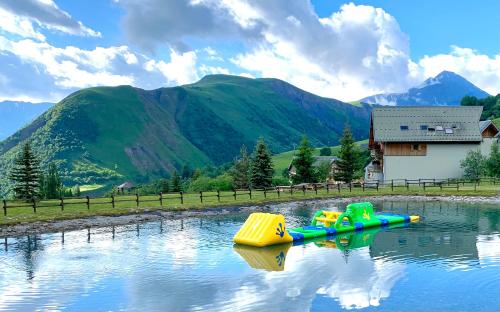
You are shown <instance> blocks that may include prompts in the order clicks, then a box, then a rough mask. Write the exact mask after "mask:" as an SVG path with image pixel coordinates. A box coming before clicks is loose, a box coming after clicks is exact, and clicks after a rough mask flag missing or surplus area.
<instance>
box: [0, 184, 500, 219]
mask: <svg viewBox="0 0 500 312" xmlns="http://www.w3.org/2000/svg"><path fill="white" fill-rule="evenodd" d="M499 194H500V184H497V185H493V184H481V185H479V186H476V187H474V185H465V186H460V190H457V189H451V188H449V189H442V190H441V189H440V188H439V187H427V188H426V189H425V190H424V189H423V187H421V186H418V185H415V186H410V187H409V188H406V187H395V188H394V190H391V187H382V188H380V189H379V190H376V189H368V188H367V189H365V190H363V189H362V188H353V189H352V190H349V189H348V188H345V189H341V191H340V192H339V191H338V190H337V189H332V190H329V192H327V190H325V189H319V190H317V192H315V191H314V190H306V191H305V192H303V191H302V190H295V191H294V192H293V194H290V192H280V193H279V194H278V193H277V192H276V191H267V192H266V193H265V194H264V192H263V191H252V196H251V198H250V194H248V192H238V193H237V197H236V199H235V198H234V193H233V192H220V193H219V196H220V198H219V197H217V193H216V192H204V193H203V201H201V200H200V195H199V194H184V195H183V197H182V201H183V203H181V198H180V196H179V194H164V195H163V197H162V201H161V203H160V199H159V196H158V195H152V196H140V198H139V203H138V204H137V201H136V199H137V197H136V196H135V195H133V196H119V197H118V196H117V197H115V199H114V207H113V203H112V199H111V198H92V199H90V200H89V203H90V205H87V203H86V199H64V206H63V207H61V205H60V204H61V202H60V200H46V201H41V202H39V203H37V207H36V213H35V212H34V209H33V207H32V206H31V204H30V203H26V202H14V201H8V202H7V209H6V210H7V215H6V216H5V215H3V213H2V215H1V216H0V225H12V224H18V223H21V222H34V221H55V220H65V219H77V218H85V217H91V216H110V215H124V214H133V213H141V212H147V211H158V210H164V211H180V210H187V209H210V208H211V207H223V206H243V205H261V204H267V203H273V202H287V201H297V200H310V199H326V198H339V197H340V198H349V197H361V196H388V195H406V196H415V195H420V196H487V197H489V196H496V195H499ZM17 205H25V207H18V208H11V207H12V206H17Z"/></svg>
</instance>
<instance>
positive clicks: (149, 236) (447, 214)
mask: <svg viewBox="0 0 500 312" xmlns="http://www.w3.org/2000/svg"><path fill="white" fill-rule="evenodd" d="M328 206H329V205H327V204H325V203H302V204H281V205H276V206H272V207H270V208H269V209H270V210H271V211H280V212H282V213H284V214H285V216H286V219H287V222H288V225H289V226H298V225H303V224H307V223H308V222H309V220H310V218H311V217H312V215H313V213H314V211H315V210H317V209H322V208H331V207H328ZM330 206H331V205H330ZM382 206H383V210H386V211H394V212H399V213H416V214H419V215H421V216H423V217H424V218H423V220H422V221H421V222H420V223H417V224H411V225H410V226H408V227H403V228H394V229H388V230H384V231H370V232H361V233H358V234H355V235H348V236H345V237H341V238H330V239H329V240H322V241H315V242H310V243H308V244H304V245H299V246H293V247H291V246H279V247H275V248H267V249H259V250H255V249H249V248H237V247H236V248H235V247H233V243H232V237H233V235H234V233H235V232H236V231H237V230H238V229H239V227H240V226H241V224H242V223H243V222H244V220H245V218H246V216H247V214H243V213H242V214H233V215H229V216H223V217H213V218H205V219H203V220H202V219H196V218H191V219H184V220H170V221H168V220H165V221H163V222H160V221H158V222H151V223H145V224H140V225H129V226H120V227H115V228H114V229H113V228H99V229H90V230H83V231H73V232H66V233H56V234H43V235H36V236H30V237H21V238H9V239H8V240H7V245H3V244H2V245H0V247H1V251H0V310H2V311H4V310H5V311H14V310H15V311H36V310H67V311H110V310H113V311H116V310H127V311H199V310H203V311H205V310H208V311H341V310H361V311H500V224H499V221H500V206H493V205H477V204H475V205H471V204H458V205H457V204H450V203H442V204H439V203H426V204H423V203H412V202H410V203H406V202H405V203H401V202H399V203H387V202H386V203H379V204H378V206H377V209H379V210H381V209H382ZM1 242H2V243H3V242H4V240H2V241H1Z"/></svg>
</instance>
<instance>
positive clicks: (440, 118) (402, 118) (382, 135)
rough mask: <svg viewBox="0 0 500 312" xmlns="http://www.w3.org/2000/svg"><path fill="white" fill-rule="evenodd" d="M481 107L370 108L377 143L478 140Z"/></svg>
mask: <svg viewBox="0 0 500 312" xmlns="http://www.w3.org/2000/svg"><path fill="white" fill-rule="evenodd" d="M482 111H483V108H482V107H481V106H406V107H400V106H398V107H394V106H391V107H377V108H374V109H373V111H372V121H373V138H374V140H375V141H377V142H480V141H481V139H482V138H481V131H480V130H479V118H480V117H481V112H482Z"/></svg>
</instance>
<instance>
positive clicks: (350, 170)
mask: <svg viewBox="0 0 500 312" xmlns="http://www.w3.org/2000/svg"><path fill="white" fill-rule="evenodd" d="M338 157H339V160H338V162H337V173H336V174H335V180H337V181H344V182H346V183H351V182H352V180H353V179H354V177H355V173H356V170H358V167H359V163H360V162H359V159H358V158H359V152H358V149H357V147H356V145H355V144H354V138H353V137H352V134H351V130H350V129H349V127H348V126H346V127H345V128H344V133H343V135H342V139H340V151H339V155H338Z"/></svg>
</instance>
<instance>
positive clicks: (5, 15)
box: [0, 7, 45, 41]
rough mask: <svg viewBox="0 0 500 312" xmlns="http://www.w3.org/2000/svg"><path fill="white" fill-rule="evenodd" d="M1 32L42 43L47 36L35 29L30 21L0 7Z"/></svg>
mask: <svg viewBox="0 0 500 312" xmlns="http://www.w3.org/2000/svg"><path fill="white" fill-rule="evenodd" d="M0 20H1V21H2V22H1V23H0V30H2V31H3V32H7V33H11V34H14V35H17V36H21V37H23V38H33V39H37V40H40V41H44V40H45V36H44V35H43V34H41V33H39V32H37V31H36V30H35V29H34V28H33V24H32V23H31V22H30V20H29V19H27V18H25V17H22V16H17V15H15V14H13V13H11V12H9V11H6V10H4V9H2V8H1V7H0Z"/></svg>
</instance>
